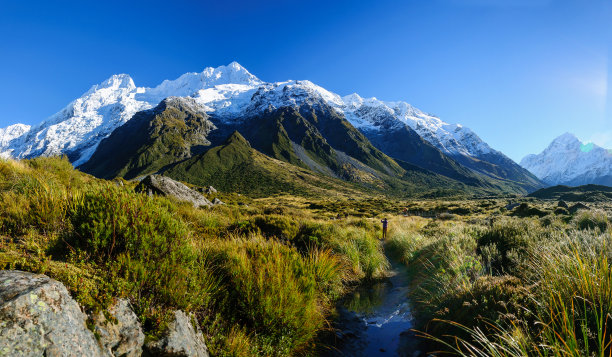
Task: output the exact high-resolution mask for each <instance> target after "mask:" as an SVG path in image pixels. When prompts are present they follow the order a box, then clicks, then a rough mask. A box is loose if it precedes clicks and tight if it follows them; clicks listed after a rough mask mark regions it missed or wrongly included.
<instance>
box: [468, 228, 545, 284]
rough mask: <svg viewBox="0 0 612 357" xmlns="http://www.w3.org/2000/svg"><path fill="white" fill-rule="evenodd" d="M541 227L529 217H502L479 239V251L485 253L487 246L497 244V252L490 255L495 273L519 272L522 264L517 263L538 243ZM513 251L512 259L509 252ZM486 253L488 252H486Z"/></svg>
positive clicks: (492, 269)
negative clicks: (513, 257)
mask: <svg viewBox="0 0 612 357" xmlns="http://www.w3.org/2000/svg"><path fill="white" fill-rule="evenodd" d="M539 231H540V228H539V226H538V225H536V224H535V223H534V222H533V221H531V220H527V219H517V218H514V219H511V218H507V219H502V220H500V221H497V222H495V223H493V225H492V226H491V227H490V228H489V229H488V230H487V231H485V232H484V233H483V234H482V235H481V236H480V237H479V239H478V252H479V253H480V254H481V255H483V249H485V247H491V246H492V245H494V246H495V248H496V250H497V253H496V254H495V255H490V254H489V256H488V257H487V258H488V259H489V258H490V259H492V260H491V261H489V262H488V264H490V268H491V272H492V273H493V274H495V275H504V274H507V273H509V274H518V273H520V271H521V268H522V267H520V266H518V265H516V263H517V262H518V261H520V259H516V258H517V257H521V258H522V257H527V256H528V255H529V254H530V252H531V249H532V247H533V246H534V245H535V244H536V243H537V240H538V238H537V235H538V234H539ZM511 251H512V252H513V255H514V256H515V259H510V257H509V256H508V254H509V252H511ZM485 254H486V253H485Z"/></svg>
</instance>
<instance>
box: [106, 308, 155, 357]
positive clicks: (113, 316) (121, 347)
mask: <svg viewBox="0 0 612 357" xmlns="http://www.w3.org/2000/svg"><path fill="white" fill-rule="evenodd" d="M108 315H110V316H109V317H110V319H107V318H106V316H105V314H104V313H102V312H99V313H98V314H97V315H96V316H95V317H94V326H95V330H96V333H97V334H98V336H99V341H100V344H101V345H102V348H103V349H104V350H105V351H107V352H108V354H109V355H111V356H123V357H138V356H140V355H142V345H143V344H144V339H145V336H144V333H143V332H142V328H141V327H140V322H139V321H138V317H137V316H136V314H135V313H134V311H133V310H132V307H131V306H130V303H129V301H128V300H126V299H119V300H118V301H117V302H116V303H115V304H114V305H113V306H111V307H110V308H109V309H108Z"/></svg>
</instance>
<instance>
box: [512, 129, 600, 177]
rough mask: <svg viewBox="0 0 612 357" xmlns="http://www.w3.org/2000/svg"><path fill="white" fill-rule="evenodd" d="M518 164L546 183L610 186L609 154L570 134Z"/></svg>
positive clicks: (562, 136) (557, 139) (560, 137)
mask: <svg viewBox="0 0 612 357" xmlns="http://www.w3.org/2000/svg"><path fill="white" fill-rule="evenodd" d="M521 166H523V167H524V168H526V169H527V170H529V171H531V172H532V173H533V174H534V175H536V176H537V177H538V178H540V179H541V180H542V181H544V182H546V183H547V184H549V185H568V186H579V185H586V184H598V185H606V186H612V153H611V151H610V150H607V149H604V148H602V147H599V146H597V145H595V144H593V143H586V144H585V143H582V142H581V141H580V140H578V138H576V136H574V135H573V134H570V133H566V134H563V135H561V136H559V137H558V138H556V139H555V140H553V141H552V142H551V143H550V145H549V146H548V147H547V148H546V149H544V151H542V152H541V153H539V154H537V155H527V156H526V157H524V158H523V160H521Z"/></svg>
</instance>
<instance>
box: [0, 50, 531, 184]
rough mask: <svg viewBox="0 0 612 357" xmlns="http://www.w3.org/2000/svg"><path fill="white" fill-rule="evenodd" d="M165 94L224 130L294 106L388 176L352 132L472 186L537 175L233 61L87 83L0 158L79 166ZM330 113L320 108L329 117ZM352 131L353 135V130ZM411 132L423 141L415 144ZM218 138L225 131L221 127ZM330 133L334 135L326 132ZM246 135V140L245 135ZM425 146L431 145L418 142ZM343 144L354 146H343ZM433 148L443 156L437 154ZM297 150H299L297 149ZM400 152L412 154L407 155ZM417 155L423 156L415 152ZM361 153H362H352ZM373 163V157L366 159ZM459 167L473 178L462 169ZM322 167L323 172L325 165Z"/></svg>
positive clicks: (394, 106)
mask: <svg viewBox="0 0 612 357" xmlns="http://www.w3.org/2000/svg"><path fill="white" fill-rule="evenodd" d="M169 96H179V97H191V98H193V100H194V101H195V102H196V103H198V104H199V105H200V106H201V108H202V109H203V111H204V112H206V113H207V114H208V115H209V116H211V118H215V121H214V122H215V125H218V126H220V124H223V125H224V126H226V127H227V128H230V127H231V126H232V125H235V128H237V127H238V126H239V125H241V124H245V122H246V121H247V120H249V119H251V118H255V117H259V116H262V115H264V113H266V112H267V111H270V110H272V111H273V110H276V109H279V108H282V107H291V108H297V110H298V111H299V112H300V115H302V116H303V117H304V118H306V119H308V120H307V121H308V122H310V123H311V124H313V125H314V126H315V127H316V128H317V130H318V131H319V132H320V133H322V135H323V136H324V138H325V139H326V140H327V141H328V144H329V145H331V146H332V147H333V148H334V149H335V150H336V152H337V154H338V155H339V156H342V155H343V154H346V155H348V157H352V158H355V159H357V160H358V161H360V162H362V163H363V164H365V165H366V166H369V167H374V168H375V169H376V170H378V171H381V172H385V173H386V174H391V175H393V174H399V172H400V171H401V168H400V169H398V166H397V165H393V164H391V163H389V162H387V163H385V161H387V159H386V158H384V157H383V156H380V155H379V153H378V152H379V151H380V150H372V149H371V148H369V147H368V145H370V144H367V143H366V141H367V140H366V141H364V140H363V139H364V138H362V137H360V135H358V134H357V132H360V133H361V134H365V135H366V136H367V137H368V138H369V139H371V140H374V139H373V138H374V137H375V136H376V135H378V136H379V137H386V136H389V137H391V136H392V137H393V138H392V140H394V141H398V142H400V144H398V145H389V146H385V148H384V150H382V152H384V153H385V154H387V155H388V156H392V157H397V158H398V159H400V160H404V161H408V162H409V163H412V164H415V165H418V166H421V167H423V168H425V169H428V170H431V171H433V172H437V173H440V174H443V175H447V176H448V177H452V178H456V179H461V180H466V182H469V183H470V184H472V183H474V182H480V181H483V180H482V178H479V177H478V175H479V174H484V175H487V176H489V177H492V178H494V179H496V180H497V179H499V180H502V181H510V184H511V185H518V186H519V187H520V189H526V190H531V189H533V188H535V187H537V186H538V185H539V182H538V180H537V179H536V178H535V177H533V176H531V175H530V174H529V173H528V172H527V171H526V170H523V169H521V168H520V167H518V166H517V165H516V164H515V163H514V162H512V160H510V159H508V158H506V157H505V156H503V154H501V153H499V152H497V151H495V150H493V149H491V148H490V147H489V146H488V145H487V144H486V143H484V142H483V141H482V140H480V138H478V136H477V135H475V134H474V133H473V132H472V131H471V130H469V129H467V128H464V127H462V126H461V125H454V124H447V123H444V122H442V121H441V120H440V119H438V118H436V117H434V116H431V115H428V114H425V113H423V112H421V111H419V110H418V109H416V108H413V107H412V106H410V105H409V104H407V103H403V102H382V101H379V100H377V99H375V98H371V99H363V98H361V97H359V96H358V95H356V94H355V95H350V96H347V97H340V96H339V95H337V94H335V93H332V92H329V91H327V90H325V89H324V88H321V87H319V86H317V85H315V84H313V83H312V82H309V81H294V80H290V81H285V82H277V83H267V82H263V81H261V80H259V79H258V78H257V77H255V76H253V75H252V74H251V73H249V72H248V71H247V70H246V69H245V68H243V67H242V66H240V65H239V64H238V63H235V62H233V63H231V64H229V65H228V66H220V67H218V68H206V69H205V70H204V71H202V72H201V73H186V74H184V75H182V76H180V77H179V78H177V79H175V80H166V81H164V82H162V83H161V84H160V85H158V86H157V87H153V88H146V87H136V85H135V84H134V82H133V81H132V79H131V78H130V77H129V76H128V75H115V76H112V77H111V78H109V79H108V80H106V81H105V82H103V83H101V84H100V85H96V86H93V87H92V88H91V89H90V90H89V91H88V92H86V93H85V94H84V95H83V96H82V97H80V98H78V99H76V100H75V101H73V102H72V103H70V104H69V105H68V106H67V107H66V108H65V109H64V110H62V111H60V112H59V113H57V114H55V115H53V116H52V117H50V118H49V119H48V120H46V121H44V122H43V123H41V124H40V125H37V126H34V127H32V128H23V130H22V131H21V132H17V133H16V132H14V131H12V133H10V134H7V130H5V131H4V132H0V134H1V136H0V153H3V155H4V156H12V157H15V158H21V157H33V156H39V155H57V154H66V155H68V156H69V158H70V160H71V161H72V162H73V163H74V164H75V166H79V165H82V164H83V163H85V162H87V161H88V160H89V159H90V157H91V155H92V154H93V153H94V151H95V150H96V148H97V146H98V145H99V143H100V141H101V140H103V139H104V138H106V137H108V136H109V135H110V134H111V133H112V132H113V130H115V129H116V128H118V127H119V126H121V125H123V124H124V123H125V122H127V121H128V120H129V119H130V118H131V117H132V116H133V115H134V114H135V113H137V112H138V111H141V110H146V109H150V108H153V107H155V106H156V105H157V104H158V103H159V102H160V101H161V100H163V99H164V98H166V97H169ZM322 104H324V106H325V107H327V108H331V109H333V111H334V113H335V114H334V116H338V117H342V118H343V119H345V120H344V121H342V120H335V121H334V120H331V121H323V122H322V123H320V124H319V123H318V121H317V116H318V115H319V113H317V112H316V110H318V109H319V108H320V107H321V105H322ZM313 109H314V110H315V111H313ZM331 109H329V110H328V109H326V111H327V112H328V113H329V112H330V110H331ZM308 112H310V113H311V114H309V113H308ZM326 115H327V114H326ZM349 123H350V124H351V125H348V124H349ZM315 124H316V125H315ZM328 125H331V126H328ZM334 125H335V126H334ZM353 127H354V128H356V129H357V130H352V128H353ZM284 129H285V130H286V129H287V128H284ZM326 130H327V131H326ZM241 132H242V131H241ZM341 132H346V135H348V139H349V140H348V142H345V141H344V139H341V138H338V141H336V142H332V141H333V140H334V138H335V137H336V136H339V135H340V133H341ZM414 132H416V133H417V134H418V135H419V136H420V137H421V138H422V139H424V140H415V138H416V137H415V136H414V135H413V134H414ZM221 133H223V134H228V132H227V131H223V130H222V131H220V132H219V134H221ZM332 133H333V134H335V135H333V136H332V135H328V134H332ZM376 133H377V134H376ZM244 134H245V135H246V136H247V137H248V136H249V135H248V133H246V132H244ZM219 140H220V139H219ZM374 141H376V140H374ZM382 142H385V140H384V139H382V140H378V142H377V143H375V145H374V146H376V145H381V143H382ZM404 142H410V145H408V146H402V144H401V143H404ZM425 142H427V143H429V144H430V145H429V146H425V145H423V143H425ZM346 143H350V144H351V145H353V146H346V147H344V146H343V145H344V144H346ZM298 146H300V147H302V146H301V145H298ZM370 146H371V145H370ZM432 147H433V148H435V149H436V150H438V151H440V152H441V154H440V153H435V152H434V151H433V150H432ZM297 150H298V151H301V149H299V148H298V149H297ZM406 150H408V151H410V152H411V153H412V154H411V153H410V152H408V153H405V151H406ZM421 151H425V153H424V154H421V153H420V152H421ZM361 154H364V156H363V157H356V156H355V155H357V156H359V155H361ZM419 155H421V156H419ZM372 158H375V159H374V160H373V161H368V160H371V159H372ZM364 160H365V161H364ZM302 161H303V160H302ZM306 161H308V159H306ZM366 161H367V162H366ZM381 163H382V166H381V165H380V164H381ZM457 163H460V164H461V165H463V166H466V167H468V168H470V169H471V170H472V171H474V172H475V173H476V174H474V173H470V172H467V171H466V170H465V168H461V167H460V165H457ZM352 166H353V167H355V165H352ZM323 170H326V169H325V167H323ZM485 181H486V180H485Z"/></svg>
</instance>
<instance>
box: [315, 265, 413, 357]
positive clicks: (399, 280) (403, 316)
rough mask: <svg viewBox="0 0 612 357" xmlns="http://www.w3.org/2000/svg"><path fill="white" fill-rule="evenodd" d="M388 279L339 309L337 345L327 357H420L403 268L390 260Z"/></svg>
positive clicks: (365, 289) (358, 292)
mask: <svg viewBox="0 0 612 357" xmlns="http://www.w3.org/2000/svg"><path fill="white" fill-rule="evenodd" d="M388 259H389V263H390V265H391V267H390V274H389V278H388V279H385V280H382V281H380V282H377V283H374V284H368V285H366V286H361V287H359V288H357V289H356V290H355V291H354V292H352V293H351V294H349V295H348V296H347V297H346V298H344V299H342V301H340V303H339V306H338V318H337V320H336V321H335V326H334V327H335V328H336V330H337V332H336V334H335V341H334V343H333V345H332V346H331V348H330V350H328V351H327V352H326V353H325V354H324V355H325V356H410V357H412V356H420V355H421V352H420V351H419V350H418V340H417V337H415V336H414V333H413V332H412V331H410V329H412V328H413V318H412V311H411V306H410V302H409V300H408V297H407V295H408V291H409V278H408V273H407V271H406V268H405V266H404V265H402V264H401V263H399V262H398V261H396V260H394V259H393V258H392V257H388Z"/></svg>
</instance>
